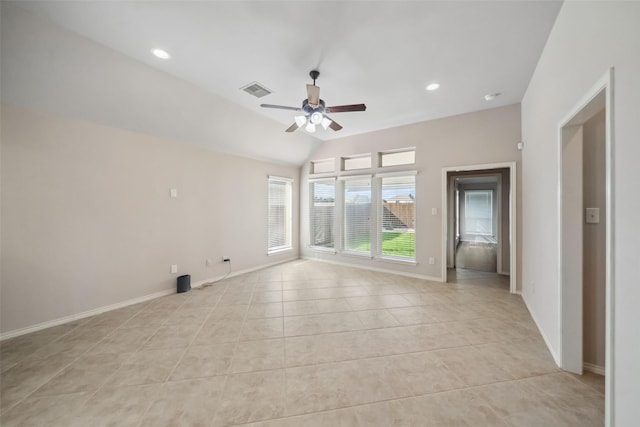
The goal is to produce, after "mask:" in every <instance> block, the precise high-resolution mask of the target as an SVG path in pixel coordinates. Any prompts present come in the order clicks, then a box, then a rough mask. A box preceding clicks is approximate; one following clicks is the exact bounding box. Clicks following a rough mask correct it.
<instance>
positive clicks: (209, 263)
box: [204, 258, 211, 267]
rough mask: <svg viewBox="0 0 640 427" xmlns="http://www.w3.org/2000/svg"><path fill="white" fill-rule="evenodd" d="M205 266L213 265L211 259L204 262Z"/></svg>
mask: <svg viewBox="0 0 640 427" xmlns="http://www.w3.org/2000/svg"><path fill="white" fill-rule="evenodd" d="M204 264H205V265H206V266H207V267H209V266H210V265H211V258H207V260H206V261H205V262H204Z"/></svg>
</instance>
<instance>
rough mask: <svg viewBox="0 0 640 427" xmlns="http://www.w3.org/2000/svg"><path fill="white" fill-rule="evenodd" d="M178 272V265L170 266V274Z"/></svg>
mask: <svg viewBox="0 0 640 427" xmlns="http://www.w3.org/2000/svg"><path fill="white" fill-rule="evenodd" d="M177 272H178V264H172V265H171V273H172V274H175V273H177Z"/></svg>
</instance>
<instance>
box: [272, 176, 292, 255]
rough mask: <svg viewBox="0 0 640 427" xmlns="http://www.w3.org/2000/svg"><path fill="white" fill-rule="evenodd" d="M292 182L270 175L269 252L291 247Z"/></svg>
mask: <svg viewBox="0 0 640 427" xmlns="http://www.w3.org/2000/svg"><path fill="white" fill-rule="evenodd" d="M292 182H293V180H291V179H288V178H278V177H273V176H270V177H269V213H268V216H269V247H268V251H267V252H268V253H269V254H272V253H275V252H280V251H284V250H287V249H291V205H292V200H291V199H292V191H291V188H292Z"/></svg>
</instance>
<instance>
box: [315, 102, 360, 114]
mask: <svg viewBox="0 0 640 427" xmlns="http://www.w3.org/2000/svg"><path fill="white" fill-rule="evenodd" d="M366 109H367V106H366V105H364V104H352V105H336V106H334V107H326V108H325V109H324V110H325V111H326V112H327V113H346V112H348V111H364V110H366Z"/></svg>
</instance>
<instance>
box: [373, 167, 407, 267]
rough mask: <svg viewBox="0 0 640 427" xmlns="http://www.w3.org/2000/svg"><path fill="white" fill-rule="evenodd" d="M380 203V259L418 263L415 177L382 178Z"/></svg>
mask: <svg viewBox="0 0 640 427" xmlns="http://www.w3.org/2000/svg"><path fill="white" fill-rule="evenodd" d="M378 200H379V206H378V219H379V220H378V242H379V249H378V250H379V255H380V256H381V257H384V258H396V259H400V260H405V261H415V259H416V177H415V175H410V176H406V175H405V176H388V177H384V176H383V177H381V178H380V197H379V199H378Z"/></svg>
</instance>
